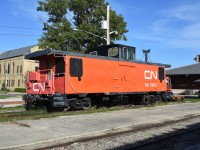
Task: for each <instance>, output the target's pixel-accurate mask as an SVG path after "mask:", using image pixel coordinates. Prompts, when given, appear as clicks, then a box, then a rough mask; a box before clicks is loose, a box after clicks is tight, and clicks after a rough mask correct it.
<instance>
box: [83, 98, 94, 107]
mask: <svg viewBox="0 0 200 150" xmlns="http://www.w3.org/2000/svg"><path fill="white" fill-rule="evenodd" d="M91 106H92V102H91V99H90V98H85V99H84V101H83V109H84V110H86V109H89V108H90V107H91Z"/></svg>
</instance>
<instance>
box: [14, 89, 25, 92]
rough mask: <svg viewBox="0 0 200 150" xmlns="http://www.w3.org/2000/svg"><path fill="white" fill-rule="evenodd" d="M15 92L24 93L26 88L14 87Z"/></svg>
mask: <svg viewBox="0 0 200 150" xmlns="http://www.w3.org/2000/svg"><path fill="white" fill-rule="evenodd" d="M15 92H22V93H26V89H25V88H15Z"/></svg>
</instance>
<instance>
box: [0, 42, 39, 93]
mask: <svg viewBox="0 0 200 150" xmlns="http://www.w3.org/2000/svg"><path fill="white" fill-rule="evenodd" d="M37 50H38V46H37V45H32V46H27V47H23V48H18V49H14V50H9V51H6V52H4V53H2V54H0V87H2V85H3V84H4V85H5V87H6V88H7V89H10V90H11V91H14V89H15V88H26V77H27V72H28V71H34V70H35V67H38V62H36V61H33V60H26V59H24V55H26V54H29V53H32V52H34V51H37Z"/></svg>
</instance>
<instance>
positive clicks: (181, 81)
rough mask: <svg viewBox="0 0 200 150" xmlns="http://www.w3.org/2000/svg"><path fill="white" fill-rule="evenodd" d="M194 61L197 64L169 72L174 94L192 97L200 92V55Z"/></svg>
mask: <svg viewBox="0 0 200 150" xmlns="http://www.w3.org/2000/svg"><path fill="white" fill-rule="evenodd" d="M194 60H196V64H192V65H187V66H183V67H179V68H174V69H169V70H167V76H169V77H170V79H171V85H172V90H173V92H174V93H179V94H180V93H182V94H186V95H190V94H196V93H197V92H198V91H199V90H200V55H197V56H196V57H195V58H194Z"/></svg>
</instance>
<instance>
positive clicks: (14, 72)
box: [13, 62, 15, 74]
mask: <svg viewBox="0 0 200 150" xmlns="http://www.w3.org/2000/svg"><path fill="white" fill-rule="evenodd" d="M14 73H15V62H13V74H14Z"/></svg>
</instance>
